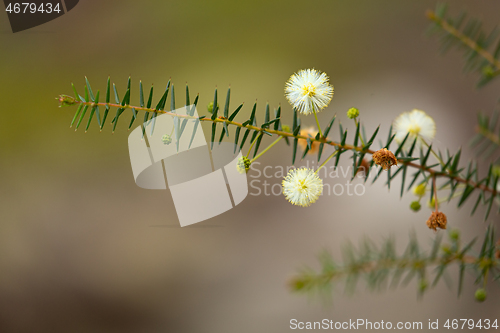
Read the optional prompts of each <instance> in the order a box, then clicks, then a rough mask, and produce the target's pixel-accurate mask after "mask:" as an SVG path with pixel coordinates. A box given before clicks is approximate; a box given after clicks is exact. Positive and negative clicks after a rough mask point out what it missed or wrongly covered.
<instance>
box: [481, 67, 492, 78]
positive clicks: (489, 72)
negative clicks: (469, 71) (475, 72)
mask: <svg viewBox="0 0 500 333" xmlns="http://www.w3.org/2000/svg"><path fill="white" fill-rule="evenodd" d="M482 72H483V75H484V76H489V77H492V76H493V75H495V70H494V69H493V67H491V66H484V67H483V68H482Z"/></svg>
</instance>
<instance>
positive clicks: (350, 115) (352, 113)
mask: <svg viewBox="0 0 500 333" xmlns="http://www.w3.org/2000/svg"><path fill="white" fill-rule="evenodd" d="M358 116H359V110H358V109H356V108H350V109H349V110H347V117H348V118H349V119H356V118H357V117H358Z"/></svg>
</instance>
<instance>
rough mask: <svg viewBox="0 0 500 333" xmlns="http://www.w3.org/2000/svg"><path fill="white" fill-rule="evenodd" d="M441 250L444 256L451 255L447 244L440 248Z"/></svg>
mask: <svg viewBox="0 0 500 333" xmlns="http://www.w3.org/2000/svg"><path fill="white" fill-rule="evenodd" d="M441 250H443V252H444V253H446V254H451V248H450V246H449V245H448V244H446V245H443V246H441Z"/></svg>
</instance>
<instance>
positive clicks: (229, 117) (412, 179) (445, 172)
mask: <svg viewBox="0 0 500 333" xmlns="http://www.w3.org/2000/svg"><path fill="white" fill-rule="evenodd" d="M85 83H86V84H85V87H84V90H85V94H84V97H82V96H80V95H79V94H78V92H77V91H76V88H75V87H74V86H73V89H74V93H75V96H76V97H70V96H67V95H61V96H60V97H59V101H60V103H61V106H70V105H74V106H78V108H77V111H76V113H75V115H74V117H73V120H72V122H71V126H73V125H74V123H75V121H76V120H77V119H78V122H77V124H76V129H78V128H79V126H80V124H81V123H82V121H83V119H84V117H85V114H86V112H87V110H88V109H90V110H91V112H90V115H89V117H88V120H87V125H86V127H85V130H88V129H89V127H90V125H91V123H92V120H93V118H94V115H95V118H96V121H97V124H98V126H99V127H100V129H101V130H102V129H103V128H104V126H105V124H106V117H107V115H108V113H109V111H110V110H111V109H112V108H116V114H115V116H114V118H113V119H112V121H111V124H112V130H113V131H114V130H115V129H116V126H117V124H118V120H119V119H120V118H121V117H122V116H123V115H124V114H125V111H126V110H130V113H131V119H130V122H129V124H128V128H129V129H130V128H131V127H132V126H133V124H134V122H135V120H136V119H137V117H138V116H139V112H140V111H143V112H144V120H143V124H141V126H142V127H143V131H144V130H145V126H144V125H148V124H151V123H152V126H151V133H153V131H154V123H155V120H156V117H157V116H158V115H159V114H168V115H170V116H172V117H174V126H175V128H174V132H175V137H176V138H177V139H180V138H181V135H182V134H184V133H183V131H184V128H185V126H186V122H187V121H189V120H194V121H195V122H196V124H198V123H199V122H208V123H211V136H210V137H211V146H213V144H214V142H217V141H218V142H219V143H220V142H221V141H222V140H223V139H224V137H226V138H228V139H231V138H230V136H231V135H230V130H229V127H230V126H231V127H235V132H234V138H233V140H234V145H235V150H237V149H242V148H243V147H244V145H245V144H246V143H247V141H248V139H249V138H250V140H249V143H250V144H251V145H252V149H253V156H254V157H255V156H256V155H257V154H258V152H259V149H260V147H261V143H262V142H263V138H264V136H277V137H280V136H281V137H284V138H285V139H287V141H288V139H290V140H292V163H295V161H296V159H297V150H298V149H297V148H298V140H299V139H304V140H306V141H307V147H306V149H305V151H304V153H303V155H302V158H304V157H305V156H306V155H307V153H308V151H309V149H310V147H311V145H312V143H313V142H315V143H317V144H319V151H318V162H319V161H321V159H322V153H323V150H324V146H325V145H330V146H333V147H335V149H336V150H335V154H336V156H335V159H334V162H333V164H334V166H335V167H337V166H338V164H339V161H340V157H341V156H342V155H344V154H345V153H350V155H351V156H350V157H351V159H352V168H353V174H352V177H353V178H354V176H355V175H356V174H357V172H358V170H359V169H360V167H361V166H362V163H363V159H364V158H365V156H367V155H368V156H369V155H371V154H373V153H375V150H373V149H371V147H372V146H373V145H374V142H375V139H376V138H377V135H378V133H379V127H377V128H376V129H375V130H374V131H373V133H372V134H371V135H370V136H367V135H366V129H365V127H364V125H363V124H362V123H361V121H356V123H355V124H356V129H355V134H354V136H353V137H352V138H351V140H350V143H348V142H347V139H348V135H347V134H348V131H347V128H344V127H343V126H342V124H341V123H339V126H338V129H339V130H338V136H339V140H338V141H335V140H330V139H328V138H327V136H329V135H331V134H332V132H333V125H334V122H335V116H334V117H333V118H332V120H331V121H330V122H329V123H328V124H327V126H326V127H325V130H324V136H320V134H319V133H318V134H317V135H316V136H315V137H312V136H305V135H301V134H300V129H301V124H300V118H299V112H298V111H297V110H296V109H294V110H293V113H292V115H293V120H292V123H293V125H292V128H291V130H290V131H291V132H285V131H283V130H282V128H283V125H282V118H281V106H278V108H277V109H275V111H274V117H271V112H270V108H269V105H266V107H265V118H264V122H263V123H262V125H260V126H259V125H258V122H257V115H256V114H257V102H255V103H254V105H253V106H252V109H251V112H250V116H249V117H246V118H245V120H244V121H242V122H237V121H235V118H236V116H237V115H242V113H241V112H240V111H241V110H242V107H243V104H240V105H239V106H238V107H237V108H236V109H235V110H234V111H233V112H232V113H230V95H231V90H230V89H228V91H227V94H226V99H225V103H224V110H221V111H222V112H220V110H219V104H218V91H217V89H216V90H215V92H214V99H213V105H215V107H213V110H212V113H211V114H209V115H208V116H200V117H198V118H196V119H195V118H194V117H193V115H192V114H189V112H190V111H189V110H191V109H189V108H188V109H187V110H188V113H187V114H178V113H175V107H176V103H175V91H174V85H173V84H172V83H171V82H170V81H169V82H168V83H167V86H166V88H165V91H164V92H163V94H162V96H161V97H160V100H159V101H158V102H157V104H156V106H155V107H154V108H153V107H152V105H153V104H152V101H153V88H151V90H150V92H149V96H148V98H147V103H146V102H145V101H146V100H145V98H144V93H143V86H142V82H140V83H139V105H138V106H133V105H130V98H131V88H130V87H131V80H130V78H129V79H128V82H127V90H126V92H125V94H124V95H123V96H124V97H123V98H122V99H121V100H120V98H119V93H118V91H117V89H116V85H115V84H114V83H113V84H112V85H111V81H110V79H109V78H108V82H107V88H106V98H105V102H100V101H99V96H100V93H99V91H97V93H96V94H95V96H94V93H93V91H92V88H91V85H90V83H89V81H88V80H87V78H85ZM111 86H112V87H113V90H112V93H113V95H114V96H115V103H111V102H110V95H111V94H112V93H111ZM170 91H171V97H170V100H171V102H170V110H169V111H168V110H165V105H166V102H167V98H168V95H169V92H170ZM197 103H198V96H197V97H196V99H195V101H194V102H193V104H194V105H196V104H197ZM185 105H186V106H188V105H190V97H189V87H188V86H187V85H186V93H185ZM100 108H103V109H104V110H105V111H104V115H103V118H102V119H101V118H100V112H99V109H100ZM150 115H151V118H149V116H150ZM271 118H272V119H271ZM218 127H220V128H221V130H220V134H219V136H218V138H216V134H217V129H218ZM197 128H198V127H197V126H195V127H194V131H196V130H197ZM241 130H244V134H243V135H242V136H241V135H240V132H241ZM395 136H396V134H395V133H393V131H392V127H391V128H390V129H389V132H388V135H387V139H386V140H385V141H384V142H382V141H379V147H380V148H387V149H389V150H391V149H393V151H394V155H395V156H396V158H397V160H398V165H399V167H398V168H397V169H396V170H395V171H393V170H391V169H390V170H389V171H388V172H387V181H386V184H387V186H388V187H389V188H390V187H391V182H392V180H394V179H395V178H396V177H397V176H400V177H401V188H400V195H401V196H403V194H404V193H405V192H406V191H408V190H409V189H410V188H411V187H412V186H413V185H414V184H420V183H427V182H430V181H431V180H432V179H433V178H438V179H442V180H443V182H442V184H441V185H440V186H439V188H438V189H437V190H439V191H448V194H447V200H448V201H450V200H451V199H453V198H456V197H459V198H460V199H459V200H457V206H458V207H460V206H462V205H463V204H464V203H465V202H466V200H467V199H468V198H470V197H471V195H472V194H473V193H474V192H478V193H479V195H478V197H477V199H476V204H475V205H474V208H473V210H472V213H471V214H473V213H474V212H475V211H476V209H477V207H478V206H479V205H480V204H481V203H482V204H483V205H486V206H487V210H486V214H485V219H486V218H487V217H488V216H489V214H490V210H491V208H492V204H493V201H494V199H495V197H496V195H497V191H496V188H497V183H498V178H499V177H498V175H496V174H495V173H494V172H493V167H492V166H490V168H489V171H488V174H487V175H486V177H483V178H480V177H479V172H478V170H477V166H476V163H473V162H472V161H470V162H469V163H468V165H467V167H461V166H460V156H461V150H459V151H458V152H457V153H455V154H450V152H449V151H448V150H447V151H446V153H442V152H441V151H438V152H437V153H436V152H434V150H433V148H432V146H429V147H422V148H419V149H418V151H417V149H416V147H417V139H416V138H415V140H414V141H413V142H412V143H411V145H410V148H409V149H408V150H406V149H404V147H407V146H408V144H406V141H407V140H408V137H409V135H407V136H406V137H405V138H404V140H402V141H401V142H400V143H399V144H397V143H395V141H394V138H395ZM190 137H191V139H192V138H193V137H194V132H193V133H191V135H190ZM177 141H178V140H177ZM405 144H406V145H405ZM431 154H432V155H433V156H432V157H431ZM415 155H417V156H415ZM433 159H434V160H433ZM373 166H374V162H373V160H371V161H370V162H369V168H368V171H367V172H365V181H367V180H368V179H369V177H370V174H371V172H376V174H375V175H374V177H373V182H375V181H376V180H378V179H379V178H380V177H381V175H382V173H383V172H384V170H383V169H382V168H380V169H378V170H375V171H371V170H374V169H375V168H374V167H373ZM411 170H415V171H414V173H413V174H412V175H409V173H410V172H411ZM434 197H435V193H434V191H433V190H431V193H430V200H432V199H433V198H434Z"/></svg>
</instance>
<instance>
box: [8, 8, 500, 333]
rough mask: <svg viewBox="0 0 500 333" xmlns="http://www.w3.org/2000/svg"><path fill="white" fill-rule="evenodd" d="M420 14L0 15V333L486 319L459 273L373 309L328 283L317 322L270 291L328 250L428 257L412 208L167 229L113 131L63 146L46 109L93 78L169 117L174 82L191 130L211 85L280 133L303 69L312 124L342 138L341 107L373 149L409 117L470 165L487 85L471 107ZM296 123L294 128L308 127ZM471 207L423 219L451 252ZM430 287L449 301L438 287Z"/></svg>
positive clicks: (492, 98)
mask: <svg viewBox="0 0 500 333" xmlns="http://www.w3.org/2000/svg"><path fill="white" fill-rule="evenodd" d="M434 6H435V1H429V0H421V1H398V0H381V1H370V0H363V1H360V0H351V1H339V0H314V1H307V2H305V1H291V0H288V1H261V0H258V1H245V2H243V1H239V2H238V1H131V0H121V1H110V0H100V1H80V4H79V5H78V6H77V7H76V8H75V9H73V10H72V11H71V12H70V13H68V14H66V15H64V16H62V17H61V18H59V19H57V20H55V21H52V22H49V23H47V24H45V25H42V26H39V27H36V28H34V29H31V30H27V31H24V32H20V33H16V34H13V33H12V32H11V30H10V27H9V25H8V21H7V16H6V15H4V14H1V13H0V18H1V21H0V22H1V23H0V45H1V52H0V73H1V74H0V96H1V102H2V103H1V105H2V111H1V112H2V120H1V122H0V152H1V158H0V169H1V174H0V177H1V185H0V212H1V215H0V216H1V217H0V332H217V333H221V332H241V333H244V332H287V331H289V330H290V328H289V321H290V319H293V318H295V319H297V320H299V321H314V320H321V319H323V318H329V319H333V320H338V321H344V320H349V319H353V320H355V319H358V318H363V319H368V320H372V321H380V320H384V321H393V322H396V321H422V322H424V325H425V323H427V321H428V319H431V320H435V319H440V320H445V319H447V318H451V319H453V318H473V319H480V318H483V319H484V318H490V319H495V318H498V314H499V313H500V311H499V310H500V298H499V297H498V296H499V288H498V285H494V284H491V285H490V287H489V289H488V293H489V298H488V299H487V301H486V302H485V303H483V304H477V303H475V302H474V300H473V294H474V290H475V287H474V285H473V282H474V277H472V276H470V275H468V276H467V279H466V282H465V290H464V294H463V296H462V298H460V299H457V297H456V292H455V290H449V289H447V287H446V285H445V284H444V283H442V284H440V285H439V286H438V287H437V288H436V289H435V290H434V291H432V292H430V293H429V294H428V295H426V296H425V297H424V298H423V299H422V300H417V297H416V291H415V290H416V288H415V284H410V286H408V287H407V288H401V289H398V290H396V291H394V290H389V291H387V292H383V293H371V292H368V291H367V290H366V289H365V288H364V286H363V285H360V287H359V288H358V291H357V293H356V294H355V295H354V296H352V297H350V296H346V295H344V293H343V285H339V286H338V288H337V292H336V293H335V295H334V299H335V300H334V306H333V307H323V306H322V304H321V303H320V302H318V301H314V300H310V299H308V298H307V297H304V296H298V295H294V294H292V293H290V292H289V290H288V289H287V286H286V282H287V280H288V279H289V278H290V277H291V276H292V275H293V274H294V273H295V272H296V271H297V269H298V268H300V267H303V265H304V264H308V265H311V266H313V267H316V266H317V264H316V263H317V260H316V255H317V254H318V253H319V252H320V251H321V250H323V249H328V250H330V251H331V252H332V253H333V254H334V255H335V256H336V257H337V258H339V257H340V248H341V246H342V244H344V243H345V241H346V240H348V239H349V240H352V241H353V242H354V243H357V242H358V241H359V240H361V239H362V238H363V236H365V235H370V236H371V237H373V239H374V240H375V241H377V242H378V241H381V240H382V239H383V238H384V237H386V236H388V235H394V236H395V238H396V239H397V243H398V246H399V248H400V249H402V248H403V247H404V245H405V244H406V242H407V240H408V237H407V235H408V233H409V231H410V230H412V229H414V230H415V231H416V233H417V235H418V237H419V239H420V240H421V242H422V244H430V242H431V240H432V239H433V238H434V237H435V235H434V234H433V233H432V232H430V231H429V230H428V229H427V228H426V226H425V221H426V220H427V218H428V215H429V214H430V210H429V209H426V208H424V209H422V211H421V212H419V213H413V212H411V211H410V210H409V207H408V206H409V203H410V202H411V201H412V200H413V198H412V195H411V194H408V195H406V196H405V197H403V198H402V199H399V190H398V187H397V186H398V182H399V181H396V183H395V184H394V185H393V186H394V189H393V190H391V191H388V190H387V188H386V187H384V185H383V182H378V183H376V184H375V185H373V186H367V188H366V193H365V194H364V195H363V196H348V195H343V196H333V195H332V196H323V197H322V198H321V199H320V200H319V201H318V202H317V203H316V204H314V205H313V206H312V207H310V208H307V209H304V208H300V207H292V206H291V205H290V204H289V203H287V202H286V201H285V200H284V198H283V197H282V196H270V197H266V196H263V195H261V196H252V195H250V196H249V197H248V198H247V199H246V200H245V201H244V202H243V203H242V204H241V205H239V206H238V207H237V208H235V209H233V210H231V211H229V212H227V213H225V214H223V215H221V216H218V217H215V218H213V219H211V220H208V221H205V222H203V223H201V224H199V225H195V226H192V227H187V228H180V227H178V222H177V217H176V213H175V209H174V205H173V203H172V199H171V196H170V193H169V192H168V191H148V190H142V189H140V188H138V187H137V186H136V185H135V183H134V181H133V177H132V172H131V168H130V162H129V156H128V149H127V134H128V132H127V124H126V123H128V121H129V119H130V118H129V116H128V115H127V116H125V117H123V118H122V119H123V120H121V121H120V124H119V125H118V130H117V131H116V133H115V134H114V135H111V127H110V126H109V124H107V125H106V128H105V129H104V131H103V132H102V133H99V130H98V129H97V126H95V124H93V125H94V126H92V127H91V128H90V130H89V132H88V133H87V134H84V130H82V129H80V130H79V131H77V132H76V133H75V132H74V130H73V129H69V128H68V125H69V123H70V121H71V119H72V117H73V114H74V111H75V109H74V108H61V109H60V108H58V107H57V101H56V100H55V97H56V96H58V95H59V94H61V93H66V94H72V90H71V86H70V83H71V82H75V84H76V85H77V87H78V88H79V89H80V91H83V84H84V76H87V77H88V78H89V80H90V82H91V83H93V89H94V92H95V91H96V90H97V89H100V90H101V92H103V90H104V89H105V84H106V79H107V77H108V75H110V76H111V78H112V80H113V82H115V83H116V84H117V87H118V89H119V91H121V92H122V94H123V92H124V89H125V87H126V80H127V78H128V76H129V75H130V76H132V79H133V88H135V89H136V91H135V93H134V94H133V98H132V99H133V101H135V102H137V100H138V94H137V88H138V80H139V79H141V80H142V82H143V83H144V84H145V85H146V87H148V86H149V84H151V83H154V86H155V89H156V91H157V92H158V91H161V90H163V87H164V85H165V84H166V82H167V81H168V79H169V78H170V77H171V78H172V81H173V83H174V84H175V86H176V89H177V90H176V91H177V93H176V95H177V99H178V100H179V101H183V98H184V97H183V96H184V93H183V92H184V84H185V82H188V83H189V86H190V89H191V92H192V95H193V96H194V94H196V93H198V92H199V94H200V103H199V105H200V107H199V110H200V113H203V112H204V106H205V105H206V104H207V103H208V102H209V101H210V100H211V99H212V96H213V90H214V87H215V86H216V85H217V86H218V87H219V90H220V91H222V92H223V93H222V94H221V95H222V96H224V94H225V93H224V92H225V89H226V87H227V86H228V85H229V84H230V85H231V88H232V95H231V96H232V101H233V102H232V105H233V107H235V106H236V105H238V104H239V103H241V102H246V104H245V107H244V109H243V111H242V112H250V105H251V104H253V102H254V100H255V98H258V105H259V112H260V113H259V116H260V119H262V114H263V111H264V105H265V103H266V102H269V103H270V105H271V107H275V106H277V105H278V103H281V105H282V106H283V114H284V118H285V120H286V119H288V121H289V122H290V121H291V108H290V106H289V105H288V104H287V102H286V100H285V98H284V96H283V87H284V83H285V81H286V80H287V79H288V77H289V76H290V75H291V74H292V73H293V72H295V71H297V70H299V69H302V68H312V67H314V68H317V69H320V70H322V71H325V72H327V73H328V74H329V76H330V78H331V82H332V84H333V85H334V86H335V95H334V98H333V100H332V103H331V104H330V106H329V107H328V108H327V109H326V110H325V111H323V112H322V113H320V121H322V122H326V121H328V120H329V119H330V118H331V116H332V115H333V114H334V113H338V115H339V117H338V118H339V119H341V120H342V121H343V122H344V123H345V124H348V126H351V125H352V124H351V123H349V122H348V119H347V117H346V116H345V112H346V110H347V109H348V108H349V107H352V106H355V107H357V108H359V109H360V112H361V119H362V121H363V122H364V124H365V125H366V126H367V129H368V130H374V129H375V128H376V126H377V125H379V124H381V125H382V126H381V132H380V133H381V135H380V137H381V138H385V135H386V133H387V130H388V128H389V126H390V123H391V121H392V119H394V118H395V117H396V116H397V115H398V114H399V113H401V112H402V111H409V110H411V109H413V108H418V109H422V110H425V111H426V112H427V113H429V114H430V115H431V116H432V117H433V118H434V119H435V121H436V123H437V128H438V132H437V136H436V140H435V146H436V147H438V148H441V149H445V148H450V150H452V151H454V150H456V149H458V148H459V147H460V146H463V147H464V148H465V150H464V153H463V155H462V156H463V157H464V158H471V157H473V153H472V152H471V151H470V150H469V149H467V147H466V145H467V142H468V140H469V139H470V137H472V135H473V134H474V130H473V125H474V123H475V119H476V112H477V111H479V110H484V111H486V112H490V111H492V110H493V108H494V107H495V106H496V103H497V99H498V97H499V95H498V91H499V89H498V88H499V83H498V82H495V83H493V84H491V85H490V86H487V87H486V88H483V89H482V90H475V88H474V85H475V79H476V78H475V77H474V76H473V75H464V74H463V73H462V72H461V69H462V66H463V62H462V59H461V55H460V54H459V53H457V52H454V51H452V52H450V53H449V54H447V55H446V56H444V57H443V56H440V55H438V47H439V43H438V42H437V40H436V38H428V37H426V36H425V34H424V31H425V29H426V28H427V26H428V22H427V20H426V19H425V16H424V12H425V10H426V9H432V8H434ZM461 9H466V10H468V11H469V12H470V13H471V14H472V15H473V16H476V17H479V18H482V19H484V21H485V26H486V28H487V29H489V28H493V26H494V25H495V24H497V23H498V21H499V17H498V15H497V13H498V12H499V10H500V3H498V2H497V1H491V0H474V1H472V0H469V1H458V0H457V1H453V2H452V3H451V10H452V12H456V13H458V11H459V10H461ZM157 94H158V93H157ZM157 98H159V96H157ZM167 105H168V104H167ZM113 115H114V113H113V112H111V113H110V118H108V119H109V120H111V119H112V117H113ZM303 122H304V124H306V125H314V119H313V118H310V117H308V118H303ZM351 128H352V126H351ZM206 132H207V130H206ZM336 136H338V133H337V132H336V131H334V133H333V134H332V137H336ZM269 142H270V141H269ZM309 159H310V160H309V161H313V158H309ZM260 162H262V163H263V164H262V165H261V167H263V166H264V165H267V164H269V165H274V166H286V165H288V164H289V163H290V162H291V152H290V150H289V149H287V147H286V146H285V144H284V143H281V145H280V146H278V147H275V148H274V149H273V153H272V154H267V155H265V157H263V158H262V159H261V160H260ZM302 163H304V162H302ZM343 165H346V166H347V165H349V160H348V159H347V158H345V159H344V162H343ZM253 172H254V174H252V173H251V174H249V176H251V177H252V178H251V180H253V179H255V178H253V177H256V176H257V175H256V174H255V171H253ZM262 180H263V179H262ZM270 182H272V183H273V184H278V183H279V182H280V179H271V180H270ZM328 182H330V183H332V184H335V183H336V182H345V179H337V180H336V179H332V180H328ZM471 205H472V203H468V204H467V205H465V207H464V208H462V209H461V210H460V211H457V209H456V208H455V206H454V205H453V204H450V205H443V207H442V209H443V211H445V212H446V214H447V216H448V221H449V227H451V228H459V229H460V230H461V231H462V235H463V237H464V240H470V239H472V238H473V237H475V236H477V235H482V234H483V232H484V230H485V228H486V226H487V224H485V223H482V220H481V216H482V212H479V213H478V214H477V216H475V217H473V218H470V217H469V212H470V209H471ZM256 207H257V208H258V209H256ZM495 220H496V221H498V216H493V217H492V218H490V221H495ZM496 224H497V225H498V223H496ZM452 273H455V272H452ZM450 276H451V277H452V279H453V280H454V288H456V284H457V281H456V280H457V279H456V274H450ZM499 319H500V318H499ZM424 327H425V326H424ZM424 331H425V330H424Z"/></svg>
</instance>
